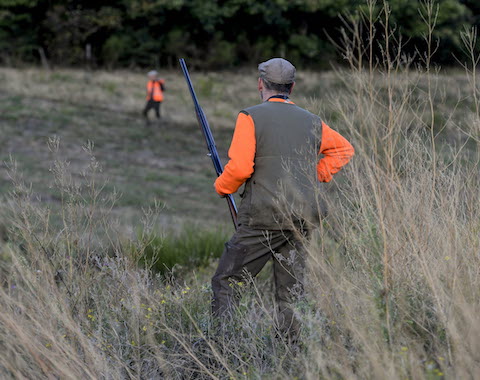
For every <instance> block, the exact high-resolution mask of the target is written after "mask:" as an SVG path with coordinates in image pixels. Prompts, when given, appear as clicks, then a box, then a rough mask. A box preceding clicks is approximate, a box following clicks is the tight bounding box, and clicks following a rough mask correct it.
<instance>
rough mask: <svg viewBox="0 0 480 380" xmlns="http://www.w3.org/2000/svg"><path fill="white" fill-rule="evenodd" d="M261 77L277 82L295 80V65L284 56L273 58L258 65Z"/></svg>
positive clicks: (283, 82) (288, 82) (285, 82)
mask: <svg viewBox="0 0 480 380" xmlns="http://www.w3.org/2000/svg"><path fill="white" fill-rule="evenodd" d="M258 72H259V73H260V78H263V79H266V80H268V81H269V82H272V83H277V84H290V83H293V82H295V72H296V70H295V66H293V65H292V64H291V63H290V62H288V61H287V60H286V59H283V58H272V59H270V60H268V61H266V62H262V63H260V64H259V65H258Z"/></svg>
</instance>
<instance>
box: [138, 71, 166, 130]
mask: <svg viewBox="0 0 480 380" xmlns="http://www.w3.org/2000/svg"><path fill="white" fill-rule="evenodd" d="M147 75H148V82H147V104H145V108H144V109H143V112H142V114H143V117H144V118H145V123H146V125H147V126H148V125H150V120H149V119H148V112H149V111H150V110H151V109H153V110H154V111H155V116H156V118H157V120H158V121H160V119H161V117H162V116H161V112H160V106H161V104H162V102H163V98H164V97H163V92H164V91H165V80H163V79H159V78H158V72H157V71H155V70H152V71H149V72H148V74H147Z"/></svg>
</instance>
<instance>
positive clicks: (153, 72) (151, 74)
mask: <svg viewBox="0 0 480 380" xmlns="http://www.w3.org/2000/svg"><path fill="white" fill-rule="evenodd" d="M147 75H148V76H149V77H153V76H157V75H158V72H157V70H152V71H149V72H148V74H147Z"/></svg>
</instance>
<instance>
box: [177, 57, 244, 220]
mask: <svg viewBox="0 0 480 380" xmlns="http://www.w3.org/2000/svg"><path fill="white" fill-rule="evenodd" d="M180 67H181V68H182V72H183V75H184V77H185V80H186V82H187V86H188V90H189V91H190V95H191V96H192V100H193V104H194V106H195V113H196V114H197V120H198V124H199V125H200V127H201V128H202V132H203V135H204V137H205V142H206V144H207V148H208V151H209V156H210V158H211V159H212V163H213V166H214V168H215V172H216V173H217V176H220V175H221V174H222V173H223V166H222V162H221V161H220V157H219V155H218V152H217V147H216V145H215V140H214V139H213V135H212V131H211V129H210V125H209V124H208V121H207V117H206V116H205V112H203V109H202V107H200V104H199V102H198V98H197V94H196V93H195V89H194V88H193V84H192V80H191V79H190V74H189V73H188V68H187V64H186V63H185V60H184V59H183V58H181V59H180ZM225 198H226V200H227V203H228V208H229V210H230V215H231V217H232V221H233V224H234V226H235V229H236V228H237V206H236V204H235V199H234V198H233V195H232V194H228V195H227V196H226V197H225Z"/></svg>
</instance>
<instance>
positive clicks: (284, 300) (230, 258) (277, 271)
mask: <svg viewBox="0 0 480 380" xmlns="http://www.w3.org/2000/svg"><path fill="white" fill-rule="evenodd" d="M307 235H308V234H307V233H306V232H302V233H301V234H299V232H298V231H278V230H270V231H265V230H258V229H252V228H249V227H246V226H240V227H239V228H238V230H237V231H236V232H235V234H234V235H233V236H232V238H231V239H230V241H228V242H227V243H226V244H225V250H224V251H223V254H222V256H221V258H220V262H219V264H218V269H217V271H216V273H215V275H214V276H213V278H212V290H213V300H212V312H213V315H214V316H215V317H219V318H221V317H222V315H224V313H225V312H227V311H228V310H229V309H230V308H231V307H232V305H234V304H235V302H236V301H237V297H236V291H235V286H232V285H234V284H232V282H233V283H234V282H240V281H244V280H245V278H246V277H247V278H248V277H250V276H251V277H255V276H256V275H257V274H258V273H259V272H260V271H261V270H262V268H263V267H264V266H265V264H266V263H267V262H268V261H269V260H270V259H272V260H273V276H274V282H275V299H276V303H277V307H278V328H279V330H280V332H281V333H282V334H284V335H285V336H286V337H287V338H288V339H289V340H291V341H297V339H298V333H299V323H298V320H297V319H296V318H295V314H294V312H293V310H292V303H293V302H295V300H296V299H297V298H298V297H299V296H301V295H302V293H303V276H304V268H305V249H304V242H305V239H306V238H307Z"/></svg>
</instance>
